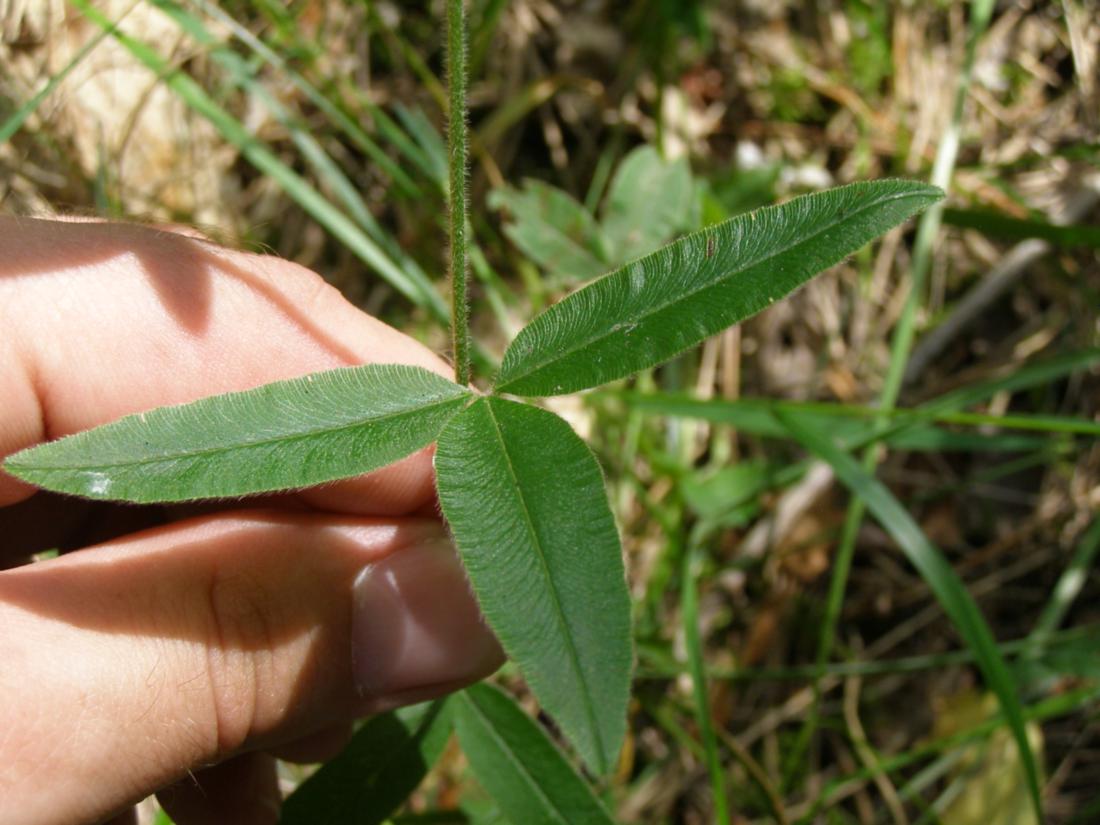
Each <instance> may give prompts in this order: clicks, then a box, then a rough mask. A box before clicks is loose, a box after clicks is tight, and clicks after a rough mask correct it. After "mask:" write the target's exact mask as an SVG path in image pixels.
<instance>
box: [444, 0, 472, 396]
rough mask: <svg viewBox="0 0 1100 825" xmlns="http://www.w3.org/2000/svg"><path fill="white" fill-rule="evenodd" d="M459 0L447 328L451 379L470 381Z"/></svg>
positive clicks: (455, 6) (451, 64)
mask: <svg viewBox="0 0 1100 825" xmlns="http://www.w3.org/2000/svg"><path fill="white" fill-rule="evenodd" d="M462 2H463V0H448V2H447V88H448V92H449V108H450V111H449V115H448V126H447V145H448V148H449V150H450V152H449V164H450V184H451V185H450V207H451V208H450V218H451V227H450V228H451V232H450V240H451V259H450V270H451V273H450V274H451V331H452V334H453V342H454V360H455V381H456V382H457V383H459V384H462V385H463V386H465V385H466V384H469V383H470V306H469V300H468V298H467V295H466V288H467V274H468V264H467V260H466V140H467V138H466V11H465V9H464V8H463V4H462Z"/></svg>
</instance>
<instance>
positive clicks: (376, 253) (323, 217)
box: [72, 0, 449, 324]
mask: <svg viewBox="0 0 1100 825" xmlns="http://www.w3.org/2000/svg"><path fill="white" fill-rule="evenodd" d="M72 2H73V5H74V6H76V8H77V9H78V10H79V11H80V13H81V14H83V15H84V16H85V17H87V18H88V19H89V20H91V21H92V22H93V23H95V24H96V25H98V26H100V27H101V28H103V29H109V28H110V26H111V23H110V21H109V20H107V18H106V17H104V16H103V14H102V13H101V12H99V11H98V10H97V9H95V8H94V7H93V6H92V5H91V4H90V3H89V2H88V0H72ZM112 36H113V37H114V38H115V39H116V40H117V41H118V42H119V43H120V44H121V45H122V46H124V47H125V48H126V50H127V51H129V52H130V53H131V54H132V55H133V56H134V57H135V58H136V59H137V60H139V61H140V62H141V63H143V64H144V65H145V66H147V67H148V68H149V69H151V70H152V71H153V72H155V73H156V74H158V75H159V76H160V77H161V78H162V79H163V82H164V84H165V85H166V86H168V87H169V88H170V89H171V90H172V91H173V92H175V93H176V94H178V95H179V96H180V99H182V100H183V101H184V102H185V103H186V104H187V105H188V106H190V107H191V108H192V109H194V110H195V111H196V112H198V113H199V114H200V115H202V116H203V117H205V118H206V119H207V120H209V121H210V123H211V125H213V126H214V128H216V129H217V130H218V131H219V132H220V133H221V134H222V136H223V137H224V138H225V139H226V140H228V141H229V142H230V143H232V144H233V145H234V146H236V147H237V148H238V150H239V151H240V152H241V154H242V155H244V156H245V158H247V159H248V161H249V162H250V163H252V164H253V165H254V166H255V167H256V168H257V169H259V170H260V171H261V172H263V173H264V174H266V175H268V176H269V177H270V178H271V179H272V180H274V181H275V182H276V183H278V184H279V186H280V187H282V189H283V191H285V192H286V193H287V194H288V195H289V196H290V197H291V198H292V199H293V200H294V201H295V202H296V203H297V204H298V205H299V206H300V207H302V209H304V210H305V211H306V212H308V213H309V214H310V215H311V216H312V217H313V218H314V219H315V220H316V221H317V222H318V223H320V224H321V225H322V226H324V227H325V228H326V229H327V230H328V231H329V232H331V233H332V234H333V236H335V237H336V238H337V239H338V240H340V241H341V242H342V243H344V244H345V245H346V246H347V247H348V249H350V250H351V251H352V252H353V253H354V254H355V255H356V256H357V257H358V258H359V259H360V260H362V261H363V262H364V263H366V264H367V265H368V266H370V267H371V268H372V269H373V270H374V271H375V272H377V273H378V274H379V275H380V276H382V278H384V279H385V280H386V281H387V282H389V283H390V284H391V285H392V286H393V287H394V289H396V290H397V291H398V292H400V293H401V294H402V295H404V296H405V297H406V298H408V299H409V300H410V301H412V302H413V303H414V304H416V305H417V306H422V307H424V308H425V309H427V310H428V311H429V312H431V314H432V315H433V317H434V318H435V319H436V320H437V321H439V322H440V323H444V324H446V323H448V319H449V313H448V310H447V305H446V303H445V302H444V301H443V299H442V297H441V296H440V295H439V293H438V291H436V289H435V287H434V285H433V284H432V283H431V282H430V281H428V280H427V279H426V278H420V277H418V276H416V275H414V274H411V273H409V272H405V271H404V270H402V269H401V268H400V267H399V266H397V265H396V264H395V263H394V262H393V260H392V259H391V258H390V256H389V255H388V254H387V253H386V252H385V250H383V249H382V248H381V247H380V246H379V245H378V243H377V242H376V241H374V240H373V239H371V238H370V237H369V236H368V235H367V234H366V233H364V232H363V231H362V230H360V228H359V227H357V226H356V225H355V223H354V222H353V221H352V220H350V219H349V218H348V217H347V216H346V215H344V213H342V212H341V211H340V210H339V209H337V208H336V207H334V206H333V205H332V204H331V203H329V202H328V200H326V199H325V198H324V197H323V196H322V195H321V194H320V193H319V192H318V191H317V190H316V189H315V188H314V187H313V186H311V185H310V184H309V182H308V181H306V180H305V179H304V178H303V177H302V176H301V175H299V174H298V173H297V172H295V171H294V170H293V169H291V168H290V167H289V166H287V165H286V164H285V163H283V162H282V161H281V160H279V159H278V158H277V157H276V156H275V155H274V153H273V152H272V151H271V149H270V148H268V147H267V146H266V145H265V144H264V143H263V142H262V141H260V140H259V139H257V138H256V137H255V136H253V135H252V134H250V133H249V132H248V130H247V129H245V127H244V126H243V125H242V124H241V123H240V122H239V121H238V120H237V119H236V118H234V117H233V116H232V115H230V114H229V113H228V112H227V111H225V109H223V108H222V107H221V106H219V105H218V104H217V103H216V102H215V101H214V100H213V98H211V97H210V95H208V94H207V93H206V91H205V90H204V89H203V88H202V87H201V86H199V84H198V83H196V82H195V81H194V80H193V79H192V78H191V77H190V76H188V75H187V74H185V73H184V72H182V71H180V70H179V69H177V68H175V67H174V66H172V65H170V64H169V63H168V61H166V60H165V59H164V58H163V57H161V55H160V54H158V53H157V52H156V50H154V49H153V48H152V47H150V46H149V45H148V44H147V43H144V42H142V41H140V40H137V39H136V38H133V37H130V36H129V35H127V34H124V33H122V32H119V31H112Z"/></svg>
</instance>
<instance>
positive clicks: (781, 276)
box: [496, 180, 943, 396]
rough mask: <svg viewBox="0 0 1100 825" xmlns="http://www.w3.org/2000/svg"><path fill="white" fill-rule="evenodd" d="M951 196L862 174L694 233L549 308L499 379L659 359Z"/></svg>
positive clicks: (502, 385) (522, 383) (529, 381)
mask: <svg viewBox="0 0 1100 825" xmlns="http://www.w3.org/2000/svg"><path fill="white" fill-rule="evenodd" d="M942 197H943V192H941V191H940V190H939V189H938V188H936V187H934V186H928V185H927V184H923V183H914V182H910V181H901V180H885V181H875V182H870V183H853V184H851V185H849V186H843V187H840V188H838V189H831V190H829V191H827V192H818V193H815V194H812V195H805V196H803V197H800V198H795V199H794V200H792V201H790V202H788V203H785V204H783V205H782V206H773V207H768V208H766V209H761V210H759V211H757V212H750V213H749V214H747V215H739V216H738V217H736V218H732V219H730V220H729V221H726V222H725V223H721V224H717V225H716V226H711V227H708V228H706V229H704V230H702V231H700V232H696V233H694V234H692V235H688V236H687V237H685V238H681V239H680V240H678V241H676V242H675V243H672V244H670V245H668V246H666V247H664V248H663V249H660V250H658V251H656V252H654V253H653V254H651V255H648V256H646V257H644V258H640V259H638V260H636V261H633V262H632V263H629V264H627V265H626V266H624V267H623V268H621V269H618V270H616V271H614V272H612V273H610V274H608V275H605V276H604V277H602V278H600V279H599V280H597V281H594V282H593V283H591V284H589V285H588V286H586V287H584V288H583V289H581V290H579V291H577V292H574V293H573V294H572V295H570V296H569V297H567V298H565V299H564V300H562V301H560V302H559V303H557V304H555V305H554V306H552V307H550V308H549V309H548V310H546V312H544V313H542V314H541V315H540V316H538V317H537V318H536V319H535V320H534V321H532V322H531V323H530V324H528V325H527V326H526V327H525V328H524V329H523V330H521V331H520V333H519V335H517V336H516V339H515V340H514V341H513V342H512V344H511V346H509V347H508V350H507V352H505V354H504V362H503V365H502V366H501V369H500V374H499V375H498V377H497V382H496V388H497V390H499V391H501V392H508V393H515V394H517V395H529V396H538V395H559V394H561V393H569V392H575V391H576V390H582V389H586V388H588V387H594V386H598V385H600V384H604V383H606V382H608V381H613V380H615V379H617V378H625V377H626V376H628V375H630V374H632V373H634V372H637V371H638V370H640V369H644V368H646V367H651V366H654V365H655V364H659V363H661V362H662V361H666V360H668V359H669V358H671V357H672V356H674V355H676V354H677V353H679V352H682V351H683V350H685V349H687V348H688V347H691V346H693V345H695V344H698V343H699V342H700V341H702V340H704V339H705V338H707V337H709V336H710V335H713V334H715V333H716V332H719V331H720V330H723V329H725V328H726V327H728V326H730V325H731V324H735V323H737V322H739V321H742V320H744V319H745V318H748V317H749V316H750V315H753V314H755V313H757V312H759V311H760V310H762V309H764V308H765V307H767V306H768V305H770V304H772V303H774V302H775V301H777V300H778V299H780V298H782V297H783V296H785V295H787V294H788V293H789V292H791V291H792V290H794V289H796V288H798V287H799V286H801V285H802V284H803V283H805V282H806V281H808V280H809V279H810V278H811V277H813V275H815V274H816V273H818V272H820V271H821V270H822V269H825V268H826V267H828V266H831V265H833V264H835V263H837V262H838V261H840V260H842V259H843V258H844V257H845V256H846V255H849V254H851V253H852V252H855V251H856V250H858V249H859V248H860V247H862V246H863V245H864V244H866V243H867V242H868V241H870V240H871V239H872V238H875V237H877V236H878V235H880V234H882V233H883V232H885V231H886V230H888V229H890V228H891V227H893V226H896V225H897V224H899V223H901V222H902V221H904V220H905V219H906V218H908V217H910V216H911V215H913V214H914V213H916V212H919V211H920V210H921V209H923V208H925V207H927V206H929V205H930V204H933V203H935V202H936V201H938V200H939V199H940V198H942Z"/></svg>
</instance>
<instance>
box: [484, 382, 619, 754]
mask: <svg viewBox="0 0 1100 825" xmlns="http://www.w3.org/2000/svg"><path fill="white" fill-rule="evenodd" d="M509 403H510V402H509ZM485 407H486V409H487V410H488V411H489V419H490V420H491V421H492V422H493V430H494V432H495V433H496V436H497V440H498V441H499V442H500V449H501V452H502V454H503V455H504V460H505V464H506V466H507V468H508V475H509V476H510V477H511V479H512V483H513V487H514V489H515V491H516V498H517V499H518V501H519V504H520V507H521V508H522V510H523V515H524V517H525V518H524V526H525V527H526V528H527V534H528V536H529V537H530V539H531V544H532V546H533V547H534V548H535V556H536V558H538V560H539V567H540V569H541V570H542V574H543V577H544V579H545V580H546V581H547V583H548V589H549V590H550V593H551V594H552V602H553V605H554V617H555V618H556V619H557V621H558V626H559V628H560V629H561V631H562V635H563V636H564V638H565V640H566V645H567V647H568V648H569V663H570V665H571V666H572V669H573V671H574V673H575V674H576V676H577V681H578V682H580V684H581V686H582V692H583V694H584V701H583V703H582V704H583V705H584V712H585V715H586V716H587V717H588V724H589V729H590V730H591V731H592V733H593V735H594V736H595V738H596V747H597V750H598V751H599V758H600V766H599V770H600V772H601V773H602V772H603V770H604V769H605V767H606V765H607V752H606V748H605V745H604V741H603V732H602V731H601V730H600V728H599V725H598V724H597V721H596V711H595V708H594V707H592V697H591V695H590V691H589V687H588V681H587V680H586V679H585V678H584V670H583V668H581V663H580V658H579V656H578V655H577V648H576V645H575V644H574V643H573V636H572V634H571V633H570V632H569V623H568V622H567V621H566V620H565V611H564V610H563V609H562V605H561V601H560V599H559V597H558V589H557V586H556V583H555V581H554V577H553V576H552V575H551V574H550V565H549V564H547V562H546V553H545V551H544V550H543V547H542V543H541V542H540V541H539V537H538V533H536V532H535V529H534V520H533V519H532V518H531V511H530V509H529V508H528V506H527V499H526V497H525V496H524V494H523V487H522V486H520V483H519V476H518V475H516V471H515V466H514V464H513V462H512V457H511V455H510V454H509V453H508V444H507V442H506V441H505V440H504V433H503V432H502V431H501V429H500V424H499V422H498V421H497V417H496V415H495V414H494V413H493V407H492V404H491V403H490V401H489V400H488V399H487V400H486V402H485ZM550 415H553V413H550Z"/></svg>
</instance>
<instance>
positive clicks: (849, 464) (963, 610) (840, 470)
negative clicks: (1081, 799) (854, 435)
mask: <svg viewBox="0 0 1100 825" xmlns="http://www.w3.org/2000/svg"><path fill="white" fill-rule="evenodd" d="M777 417H778V418H779V420H780V421H782V422H783V424H784V425H785V426H786V427H787V429H788V430H790V433H791V435H792V436H793V437H794V438H795V439H797V440H798V441H799V442H800V443H801V444H802V446H804V447H805V448H806V449H807V450H809V451H810V452H812V453H815V454H816V455H817V456H818V457H819V458H821V459H823V460H824V461H827V462H828V463H829V465H830V466H831V467H832V468H833V471H834V472H835V473H836V475H837V478H839V479H840V480H841V481H842V482H843V483H844V485H845V486H846V487H848V489H849V490H851V491H852V493H853V494H854V495H857V496H859V497H860V498H861V499H863V502H864V504H866V505H867V509H868V510H870V511H871V513H872V514H873V515H874V517H875V519H876V520H877V521H878V523H879V524H880V525H882V527H883V529H884V530H886V532H887V533H889V534H890V535H891V537H892V538H893V539H894V541H896V542H897V544H898V547H900V548H901V550H902V552H903V553H905V555H906V557H907V558H908V559H909V561H910V563H911V564H912V565H913V566H914V567H915V568H916V569H917V571H918V572H919V573H920V575H921V578H923V579H924V581H925V583H926V584H927V585H928V586H929V588H931V590H932V592H933V593H934V594H935V596H936V599H937V600H938V601H939V603H940V605H941V606H942V607H943V610H944V612H945V613H946V614H947V616H948V617H949V618H950V619H951V622H952V624H954V625H955V629H956V630H957V631H958V632H959V635H960V636H962V638H963V640H964V641H965V642H966V644H967V646H968V647H969V648H970V650H971V651H972V652H973V654H974V660H975V662H976V663H977V665H978V667H979V669H981V671H982V675H983V676H985V680H986V683H987V686H988V687H989V689H990V690H991V691H993V693H994V694H995V695H996V696H997V699H998V701H999V702H1000V706H1001V712H1002V713H1003V714H1004V717H1005V721H1006V722H1007V723H1008V727H1009V729H1010V730H1011V731H1012V735H1013V738H1014V739H1015V740H1016V745H1017V747H1018V748H1019V749H1020V760H1021V762H1022V763H1023V766H1024V771H1025V774H1026V779H1027V783H1028V788H1029V790H1030V791H1031V794H1032V799H1033V800H1034V801H1035V803H1036V805H1037V806H1038V804H1039V799H1040V791H1039V770H1038V767H1037V765H1036V762H1035V755H1034V753H1033V752H1032V750H1031V745H1030V744H1029V742H1028V738H1027V731H1026V727H1025V723H1024V712H1023V708H1022V706H1021V705H1020V698H1019V696H1018V695H1017V693H1016V686H1015V684H1014V683H1013V680H1012V675H1011V673H1010V671H1009V669H1008V666H1007V665H1006V664H1005V660H1004V658H1003V657H1002V656H1001V652H1000V650H999V649H998V648H997V642H996V641H995V640H994V638H993V634H992V632H991V631H990V629H989V625H988V624H986V621H985V619H984V618H983V616H982V613H981V610H979V609H978V605H977V604H976V603H975V602H974V599H973V598H972V597H971V595H970V593H969V592H968V591H967V589H966V585H964V584H963V582H962V581H961V580H960V579H959V577H958V575H956V573H955V571H954V570H952V569H951V566H950V565H949V564H948V563H947V560H946V559H944V557H943V554H942V553H940V551H939V549H938V548H937V547H936V546H935V545H934V544H932V543H931V542H930V541H929V540H928V538H927V537H926V536H925V535H924V533H923V531H921V529H920V527H919V526H918V525H917V523H916V522H915V521H913V518H912V516H910V515H909V513H908V512H907V511H906V510H905V508H904V507H902V506H901V504H899V503H898V500H897V499H896V498H894V496H893V495H892V494H891V493H890V491H889V490H888V489H886V487H885V486H884V485H883V484H882V483H881V482H880V481H878V480H877V479H875V478H874V477H873V476H871V475H869V474H868V473H867V472H866V471H865V470H864V469H863V468H862V467H860V466H859V463H858V462H857V461H856V460H855V459H854V458H852V457H851V456H850V455H848V454H847V453H845V452H844V451H842V450H841V449H839V448H838V447H837V446H836V445H835V444H833V443H832V442H831V441H830V440H829V439H828V438H827V437H825V436H824V435H822V434H821V432H820V431H817V430H812V429H810V428H808V427H806V426H805V424H804V423H800V422H799V421H798V420H796V418H795V417H794V416H791V415H788V414H785V413H778V414H777Z"/></svg>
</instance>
